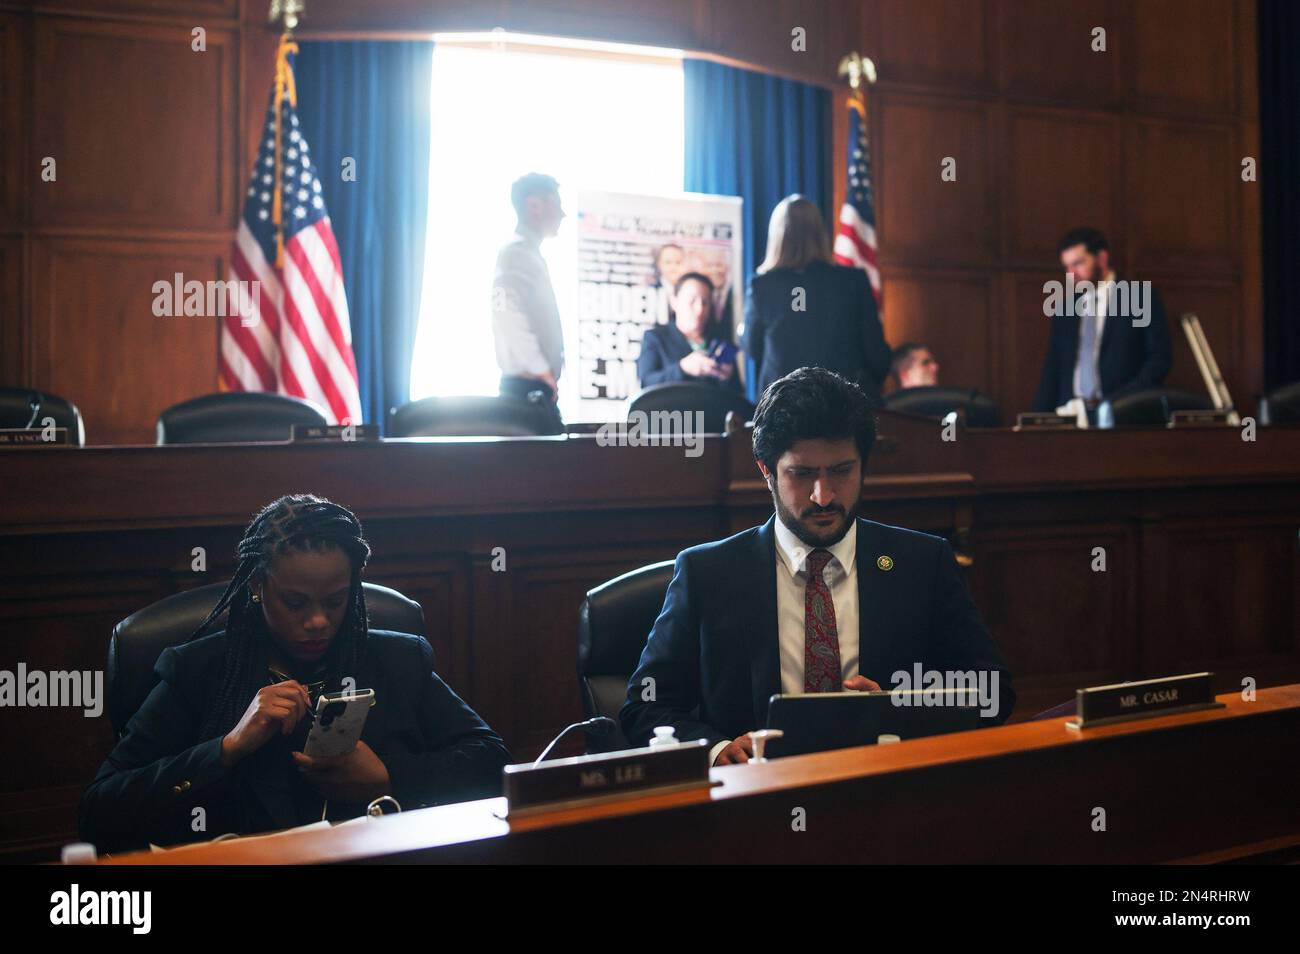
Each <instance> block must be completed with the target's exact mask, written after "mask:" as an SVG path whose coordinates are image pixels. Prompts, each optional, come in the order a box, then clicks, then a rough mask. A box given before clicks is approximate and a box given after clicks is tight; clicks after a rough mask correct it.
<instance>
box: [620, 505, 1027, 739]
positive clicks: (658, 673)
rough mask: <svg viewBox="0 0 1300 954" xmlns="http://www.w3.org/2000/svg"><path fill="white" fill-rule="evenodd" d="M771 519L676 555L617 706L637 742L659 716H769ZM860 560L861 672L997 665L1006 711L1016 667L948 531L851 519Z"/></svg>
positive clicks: (712, 726)
mask: <svg viewBox="0 0 1300 954" xmlns="http://www.w3.org/2000/svg"><path fill="white" fill-rule="evenodd" d="M775 519H776V518H775V517H773V518H771V519H769V520H768V521H767V523H765V524H763V526H761V527H755V528H753V529H751V530H745V531H744V532H742V533H738V534H736V535H735V536H734V537H729V538H727V539H726V540H721V541H718V542H715V543H705V544H702V545H701V546H696V547H691V548H690V549H688V550H683V551H682V552H681V553H680V554H679V555H678V557H677V565H676V567H675V568H674V570H673V578H672V582H671V583H669V585H668V593H667V595H666V596H665V598H664V606H663V610H662V611H661V612H660V613H659V618H658V619H657V620H655V624H654V628H653V629H652V630H651V632H650V639H649V641H648V642H647V643H646V647H645V650H644V651H643V652H642V653H641V661H640V663H639V664H638V666H637V669H636V672H635V673H633V674H632V678H631V679H630V680H629V681H628V697H627V702H626V703H625V704H624V706H623V709H622V711H621V712H620V713H619V720H620V722H621V723H622V726H623V732H624V734H625V735H626V736H627V738H628V741H629V742H631V743H632V744H633V745H645V744H646V742H647V741H648V740H649V738H650V736H651V735H652V734H653V732H654V728H655V726H660V725H671V726H673V727H674V728H675V729H676V734H677V738H678V739H680V740H682V741H687V740H690V739H707V740H708V741H709V743H710V744H713V743H716V742H720V741H722V740H723V739H728V740H730V739H734V738H736V737H737V736H740V735H742V734H744V733H745V732H750V731H753V730H755V729H761V728H764V727H765V726H766V725H767V706H768V700H769V699H770V698H771V697H772V695H773V694H774V693H778V692H780V691H781V673H780V655H779V650H778V642H777V608H776V573H777V566H776V562H777V556H776V531H775V529H774V525H775ZM882 556H888V557H890V558H891V560H892V561H893V562H892V566H891V568H890V569H888V570H883V569H881V568H880V566H879V564H878V563H877V560H878V559H879V558H880V557H882ZM855 567H856V572H857V581H858V620H859V621H858V630H859V632H858V639H859V643H858V657H859V670H858V671H859V672H860V673H861V674H862V675H864V676H866V677H868V678H870V679H874V680H875V681H876V682H877V683H879V684H880V687H881V688H882V689H886V690H888V689H892V688H895V686H896V683H895V681H894V680H893V679H892V676H893V674H894V673H895V672H897V671H899V670H902V671H906V672H907V673H908V674H909V676H910V675H911V674H912V672H913V666H914V664H915V663H918V662H919V663H920V664H921V668H922V670H940V671H943V670H958V671H976V672H978V671H982V670H984V671H994V670H996V671H997V672H998V710H997V715H996V718H994V719H992V720H991V722H992V723H993V724H1000V723H1002V722H1005V721H1006V719H1007V717H1008V716H1009V715H1010V714H1011V708H1012V706H1013V705H1014V704H1015V699H1016V694H1015V691H1014V690H1013V689H1012V688H1011V676H1010V674H1009V673H1008V672H1007V669H1006V665H1005V664H1004V663H1003V661H1002V656H1001V654H999V652H998V649H997V647H996V646H995V645H994V644H993V640H992V639H991V638H990V637H989V634H988V631H987V630H986V629H985V628H984V624H983V622H982V621H981V620H980V616H979V612H978V610H976V609H975V604H974V603H973V602H972V601H971V598H970V596H969V594H968V593H967V592H966V587H965V585H964V584H963V582H962V579H961V576H960V575H959V574H958V571H957V563H956V560H955V559H954V557H953V553H952V548H951V547H949V546H948V542H947V541H946V540H944V539H942V538H941V537H935V536H931V535H930V534H927V533H918V532H916V531H914V530H904V529H902V528H901V527H890V526H886V525H885V524H881V523H874V522H872V521H870V520H858V539H857V556H856V558H855ZM781 572H784V570H782V571H781ZM647 679H652V680H653V683H647V682H646V680H647ZM651 686H652V687H653V701H647V700H646V698H645V696H646V695H648V694H649V693H648V689H649V688H650V687H651ZM916 688H920V687H916Z"/></svg>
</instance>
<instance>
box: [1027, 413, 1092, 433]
mask: <svg viewBox="0 0 1300 954" xmlns="http://www.w3.org/2000/svg"><path fill="white" fill-rule="evenodd" d="M1078 426H1079V422H1078V421H1077V420H1075V419H1074V418H1073V417H1070V416H1069V415H1066V414H1051V413H1046V412H1043V413H1040V412H1038V411H1025V412H1023V413H1021V414H1017V415H1016V426H1015V428H1014V430H1017V431H1042V430H1067V429H1071V428H1076V427H1078Z"/></svg>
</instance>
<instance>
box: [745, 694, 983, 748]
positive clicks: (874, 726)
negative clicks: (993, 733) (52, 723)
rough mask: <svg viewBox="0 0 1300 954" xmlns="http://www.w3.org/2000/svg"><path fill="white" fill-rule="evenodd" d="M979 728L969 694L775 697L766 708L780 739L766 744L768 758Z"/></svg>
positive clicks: (976, 710)
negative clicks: (891, 737)
mask: <svg viewBox="0 0 1300 954" xmlns="http://www.w3.org/2000/svg"><path fill="white" fill-rule="evenodd" d="M936 701H938V702H939V704H937V705H936V704H935V703H936ZM980 725H981V722H980V708H979V698H978V693H977V692H976V691H975V690H973V689H942V690H926V689H912V690H906V691H903V690H898V691H894V692H889V691H885V690H882V691H880V692H801V693H791V694H789V695H783V694H780V693H778V694H777V695H774V696H772V698H771V700H770V701H769V703H768V710H767V728H769V729H780V730H781V731H782V732H783V733H784V735H783V736H782V737H781V738H779V739H771V740H770V741H769V742H768V743H767V753H766V754H767V755H768V756H769V757H771V758H776V757H778V756H782V755H806V754H807V753H809V752H824V751H826V750H827V749H847V748H851V747H853V746H855V745H874V744H875V742H876V739H877V738H879V737H880V736H881V735H896V736H898V737H899V738H900V739H903V740H907V739H920V738H923V737H925V736H927V735H942V734H943V733H945V732H962V731H965V730H966V729H978V728H979V727H980Z"/></svg>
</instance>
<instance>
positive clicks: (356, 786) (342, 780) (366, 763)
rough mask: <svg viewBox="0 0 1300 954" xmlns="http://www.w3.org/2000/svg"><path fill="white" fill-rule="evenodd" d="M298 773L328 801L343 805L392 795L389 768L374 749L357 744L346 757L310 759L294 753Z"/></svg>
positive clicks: (299, 753)
mask: <svg viewBox="0 0 1300 954" xmlns="http://www.w3.org/2000/svg"><path fill="white" fill-rule="evenodd" d="M291 754H292V755H293V760H294V762H296V763H297V765H298V770H299V771H301V772H302V773H303V776H304V777H305V778H306V779H307V781H308V782H310V783H311V784H312V786H313V787H315V789H316V790H317V791H318V792H320V793H321V794H322V795H324V796H325V797H326V798H331V799H338V800H339V801H343V802H369V801H372V800H374V799H376V798H378V797H379V796H381V795H388V794H390V790H391V788H392V780H391V779H390V778H389V777H388V767H387V766H385V765H384V763H383V761H382V760H381V759H380V758H379V756H378V755H376V754H375V751H374V749H372V748H371V747H370V746H368V745H366V743H364V742H362V741H360V740H358V741H357V744H356V746H355V747H354V748H353V749H352V751H350V752H348V753H347V754H346V755H335V756H333V757H329V758H311V757H310V756H307V755H303V754H302V753H301V752H293V753H291Z"/></svg>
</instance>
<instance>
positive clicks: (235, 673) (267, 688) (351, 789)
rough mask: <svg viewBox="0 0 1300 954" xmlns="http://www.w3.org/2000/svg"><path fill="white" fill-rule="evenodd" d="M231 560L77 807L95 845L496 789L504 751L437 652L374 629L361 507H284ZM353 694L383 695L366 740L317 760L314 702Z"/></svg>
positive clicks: (271, 512)
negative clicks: (365, 582)
mask: <svg viewBox="0 0 1300 954" xmlns="http://www.w3.org/2000/svg"><path fill="white" fill-rule="evenodd" d="M237 555H238V558H239V567H238V569H237V570H236V572H235V575H234V578H233V579H232V580H231V581H230V585H229V586H227V587H226V591H225V592H224V593H223V594H222V596H221V599H220V600H219V601H218V602H217V605H216V606H214V607H213V609H212V612H211V613H210V614H208V618H207V619H206V620H204V622H203V624H202V625H201V626H199V628H198V629H197V630H196V631H195V632H194V634H193V636H192V637H191V638H190V640H189V641H188V642H186V643H184V644H182V645H180V646H175V647H172V648H169V649H166V650H164V651H163V653H162V655H161V656H160V657H159V659H158V664H157V667H156V669H155V673H156V675H157V677H158V683H157V684H156V685H155V686H154V688H153V691H152V692H151V693H150V695H149V697H148V699H146V700H145V702H144V704H143V705H142V706H141V707H140V710H139V711H138V712H137V713H136V714H135V715H134V716H133V717H132V719H131V721H130V723H129V724H128V725H127V727H126V731H125V732H124V733H123V735H122V738H121V739H120V740H119V742H118V743H117V745H116V746H115V747H114V749H113V751H112V752H111V753H110V754H109V756H108V759H107V760H106V761H105V762H104V764H103V766H102V767H101V768H100V770H99V773H98V775H97V776H96V777H95V780H94V781H93V782H92V783H91V784H90V786H89V788H87V789H86V792H85V794H84V795H83V796H82V799H81V811H80V827H81V834H82V837H83V838H84V839H85V840H87V841H90V842H93V843H94V844H95V845H97V846H98V847H99V849H100V850H101V851H114V850H121V849H125V848H139V847H144V846H145V845H146V844H148V843H151V842H152V843H154V844H160V845H166V844H176V843H180V842H185V841H196V840H205V839H210V838H214V837H216V836H218V835H221V834H224V833H227V832H235V833H239V834H248V833H251V832H259V831H272V830H276V829H281V828H290V827H294V826H296V825H302V824H307V823H309V822H313V821H318V820H320V819H321V818H322V817H328V818H330V819H342V818H348V817H353V816H356V815H359V814H361V813H362V812H363V811H364V810H365V807H366V805H367V803H369V802H370V801H372V800H373V799H375V798H378V797H379V796H381V795H392V796H394V797H395V798H397V800H398V801H399V802H400V803H401V804H402V807H403V808H415V807H419V806H422V805H434V804H441V803H445V802H455V801H464V800H467V799H473V798H486V797H489V796H492V795H497V794H500V786H501V767H502V766H503V765H505V764H506V762H507V761H509V756H508V753H507V752H506V749H505V745H504V744H503V743H502V741H501V739H500V737H498V736H497V735H496V733H494V732H493V731H492V730H491V729H490V728H488V726H487V725H486V724H485V723H484V722H483V720H482V719H480V718H479V717H478V715H476V714H475V713H474V711H473V710H471V709H470V708H469V706H467V705H466V704H465V703H464V702H462V701H461V700H460V698H459V697H457V696H456V694H455V693H454V692H452V690H451V689H449V688H448V687H447V685H446V684H445V683H443V682H442V680H441V679H439V678H438V676H437V675H436V674H435V673H434V672H433V652H432V650H431V649H430V648H429V645H428V643H426V642H425V641H424V640H423V639H421V638H420V637H418V636H410V635H405V634H401V633H391V632H386V631H383V630H371V629H370V628H369V626H368V624H367V617H366V603H365V595H364V591H363V589H362V586H361V572H362V570H363V569H365V566H366V563H367V561H368V560H369V558H370V546H369V544H367V543H366V541H365V538H364V537H363V536H362V533H361V524H360V523H359V522H358V521H357V518H356V517H355V516H354V515H353V514H352V512H351V511H349V510H348V509H347V508H345V507H341V506H339V505H338V504H335V503H331V502H330V501H328V500H324V499H322V498H320V497H314V496H311V495H307V494H300V495H294V496H288V497H281V498H280V499H279V500H276V501H275V502H274V503H271V504H269V505H268V506H267V507H265V508H264V509H263V510H262V511H261V512H260V513H259V514H258V515H257V516H256V517H254V518H253V521H252V523H250V524H249V526H248V529H247V531H246V532H245V534H244V538H243V539H242V540H241V541H240V543H239V549H238V554H237ZM227 609H229V612H230V615H229V618H228V619H227V621H226V624H225V628H224V629H223V630H219V631H217V632H213V633H211V634H208V630H210V629H211V628H212V625H213V622H214V621H215V620H217V619H218V618H219V617H220V616H221V614H222V613H223V612H224V611H225V610H227ZM344 688H353V689H358V690H361V689H373V690H374V692H375V703H374V706H373V707H372V708H371V710H370V712H369V716H368V718H367V720H366V724H365V729H364V731H363V732H362V736H361V740H360V741H358V742H357V745H356V747H355V748H354V749H353V750H352V751H351V752H350V753H348V754H347V755H342V756H338V757H336V758H329V759H323V758H317V759H311V758H308V757H307V756H305V755H304V754H303V753H302V749H303V745H304V743H305V741H306V738H307V732H308V730H309V728H310V723H311V713H312V711H313V710H314V707H315V703H316V699H317V698H318V697H319V696H320V695H321V694H322V693H326V692H338V691H340V690H342V689H344Z"/></svg>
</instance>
